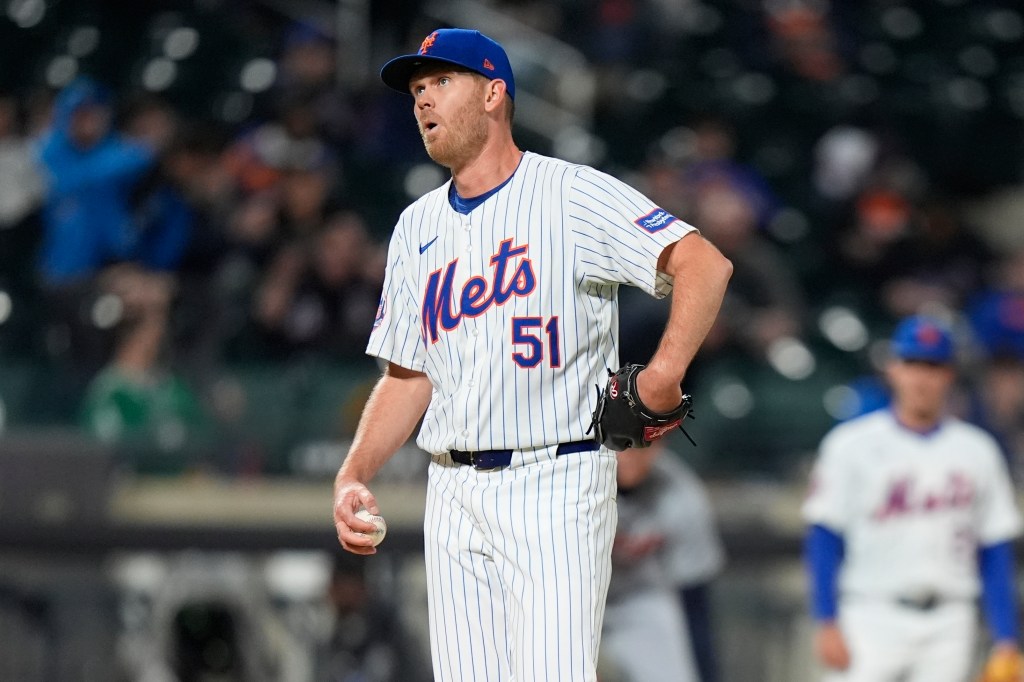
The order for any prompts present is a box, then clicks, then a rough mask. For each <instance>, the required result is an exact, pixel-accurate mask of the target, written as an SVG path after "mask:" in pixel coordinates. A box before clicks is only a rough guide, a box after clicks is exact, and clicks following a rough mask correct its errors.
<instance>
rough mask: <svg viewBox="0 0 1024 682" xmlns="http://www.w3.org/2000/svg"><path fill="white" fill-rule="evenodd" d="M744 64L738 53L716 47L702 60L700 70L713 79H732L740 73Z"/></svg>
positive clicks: (706, 53) (705, 54)
mask: <svg viewBox="0 0 1024 682" xmlns="http://www.w3.org/2000/svg"><path fill="white" fill-rule="evenodd" d="M741 67H742V62H741V61H740V58H739V57H738V56H736V53H735V52H733V51H732V50H730V49H728V48H725V47H714V48H711V49H710V50H708V51H707V52H705V53H704V54H703V56H701V58H700V69H701V71H703V72H704V73H705V74H707V75H708V76H711V77H712V78H719V79H721V78H732V77H734V76H735V75H736V74H738V73H739V72H740V68H741Z"/></svg>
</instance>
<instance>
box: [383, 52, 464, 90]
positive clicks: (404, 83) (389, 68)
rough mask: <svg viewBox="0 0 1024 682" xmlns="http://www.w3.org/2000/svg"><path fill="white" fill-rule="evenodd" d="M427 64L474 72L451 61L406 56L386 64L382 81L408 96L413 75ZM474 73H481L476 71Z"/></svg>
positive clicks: (425, 56) (415, 55) (423, 56)
mask: <svg viewBox="0 0 1024 682" xmlns="http://www.w3.org/2000/svg"><path fill="white" fill-rule="evenodd" d="M427 64H448V65H451V66H457V67H459V68H460V69H465V70H466V71H473V70H472V69H470V68H469V67H467V66H466V65H465V64H461V63H459V62H456V61H453V60H451V59H443V58H441V57H430V56H427V55H423V54H406V55H402V56H401V57H395V58H394V59H392V60H391V61H389V62H388V63H387V64H385V65H384V66H383V67H382V68H381V70H380V79H381V80H382V81H384V85H386V86H388V87H389V88H391V89H392V90H398V91H399V92H404V93H405V94H407V95H408V94H409V81H410V80H411V79H412V74H413V73H415V71H416V69H418V68H420V67H421V66H425V65H427ZM474 73H480V72H479V71H474ZM481 75H483V74H481Z"/></svg>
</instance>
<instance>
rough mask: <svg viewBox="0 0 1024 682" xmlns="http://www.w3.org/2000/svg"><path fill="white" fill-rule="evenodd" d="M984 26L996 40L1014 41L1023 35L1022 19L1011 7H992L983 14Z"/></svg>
mask: <svg viewBox="0 0 1024 682" xmlns="http://www.w3.org/2000/svg"><path fill="white" fill-rule="evenodd" d="M985 26H986V28H987V29H988V32H989V34H990V35H991V36H992V37H993V38H996V39H997V40H1002V41H1003V42H1006V43H1015V42H1017V41H1018V40H1020V39H1021V37H1022V36H1024V19H1021V15H1020V13H1019V12H1015V11H1013V10H1012V9H994V10H992V11H991V12H989V13H988V14H987V15H985Z"/></svg>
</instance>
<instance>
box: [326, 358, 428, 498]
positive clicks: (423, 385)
mask: <svg viewBox="0 0 1024 682" xmlns="http://www.w3.org/2000/svg"><path fill="white" fill-rule="evenodd" d="M431 390H432V389H431V385H430V380H429V379H427V377H426V375H424V374H422V373H420V372H413V371H411V370H407V369H403V368H401V367H397V366H396V365H390V366H389V367H388V369H387V370H386V371H385V372H384V374H383V375H382V376H381V378H380V380H379V381H378V382H377V385H376V386H375V387H374V389H373V392H372V393H371V394H370V397H369V399H368V400H367V401H366V407H365V408H363V414H362V417H360V419H359V426H358V428H357V429H356V435H355V438H354V439H353V441H352V447H351V448H349V451H348V455H347V456H346V457H345V462H344V463H343V464H342V465H341V469H339V470H338V476H337V478H336V479H335V488H337V486H338V483H339V482H340V481H343V480H357V481H360V482H362V483H366V482H368V481H369V480H370V479H372V478H373V477H374V475H376V473H377V472H378V471H379V470H380V468H381V467H382V466H384V464H385V462H387V461H388V459H390V458H391V456H392V455H393V454H394V453H395V452H396V451H397V450H398V449H399V448H400V447H402V445H403V444H404V443H405V441H406V440H408V439H409V436H410V435H411V434H412V431H413V429H414V428H416V424H417V422H418V421H419V419H420V417H422V416H423V413H424V411H426V409H427V405H428V404H429V403H430V395H431Z"/></svg>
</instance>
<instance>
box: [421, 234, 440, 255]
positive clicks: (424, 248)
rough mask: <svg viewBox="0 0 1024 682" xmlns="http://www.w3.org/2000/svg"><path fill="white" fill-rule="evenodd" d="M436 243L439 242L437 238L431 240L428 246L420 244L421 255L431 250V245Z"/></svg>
mask: <svg viewBox="0 0 1024 682" xmlns="http://www.w3.org/2000/svg"><path fill="white" fill-rule="evenodd" d="M436 241H437V237H434V238H433V239H431V240H430V241H429V242H427V243H426V244H420V253H423V252H424V251H426V250H427V249H429V248H430V246H431V245H432V244H433V243H434V242H436Z"/></svg>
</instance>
